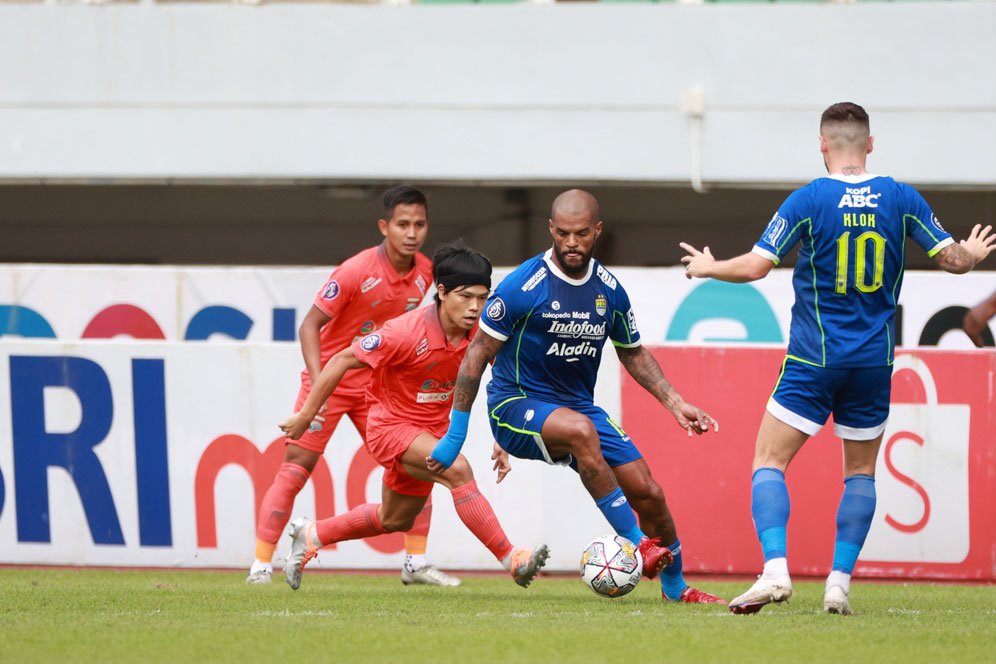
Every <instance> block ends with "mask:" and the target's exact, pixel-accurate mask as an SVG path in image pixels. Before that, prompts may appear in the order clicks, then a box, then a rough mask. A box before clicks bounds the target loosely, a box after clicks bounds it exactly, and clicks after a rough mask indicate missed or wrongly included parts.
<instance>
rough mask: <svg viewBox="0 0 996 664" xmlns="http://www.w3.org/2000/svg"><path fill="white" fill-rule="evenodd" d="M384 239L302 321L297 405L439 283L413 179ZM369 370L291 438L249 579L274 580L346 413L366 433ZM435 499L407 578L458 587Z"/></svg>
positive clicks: (325, 289) (337, 278)
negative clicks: (300, 500)
mask: <svg viewBox="0 0 996 664" xmlns="http://www.w3.org/2000/svg"><path fill="white" fill-rule="evenodd" d="M378 226H379V228H380V232H381V234H382V235H383V236H384V241H383V242H382V243H381V244H380V245H379V246H376V247H371V248H370V249H366V250H364V251H361V252H360V253H358V254H356V255H355V256H353V257H352V258H349V259H348V260H346V261H345V262H343V263H342V265H340V266H339V267H338V268H336V270H335V271H334V272H332V275H331V276H330V277H329V280H328V281H327V282H326V283H325V284H323V285H322V287H321V289H319V291H318V293H317V294H316V295H315V299H314V301H313V303H312V307H311V309H310V310H309V312H308V314H307V316H305V319H304V321H302V323H301V327H300V332H299V334H300V337H301V351H302V354H303V355H304V363H305V368H304V370H303V371H302V372H301V389H300V391H299V392H298V397H297V403H296V404H295V410H299V409H300V408H301V406H302V405H303V404H304V401H305V399H306V398H307V397H308V394H309V393H310V392H311V385H312V383H313V382H314V379H316V378H317V377H318V374H319V373H321V370H322V367H323V366H324V365H325V363H326V362H328V361H329V359H330V358H331V357H332V356H333V355H335V354H336V353H337V352H339V351H341V350H342V349H344V348H348V347H349V345H350V344H351V343H353V341H355V340H357V339H360V338H362V337H364V336H366V335H368V334H370V333H371V332H374V331H375V330H377V329H379V328H380V327H381V326H382V325H383V324H384V323H386V322H387V321H388V320H390V319H392V318H395V317H397V316H400V315H401V314H403V313H405V312H406V311H411V310H413V309H415V308H417V307H418V306H419V304H420V303H421V302H422V300H423V299H424V297H425V294H426V291H427V290H428V289H429V286H430V284H431V283H432V264H431V262H430V261H429V259H428V257H426V256H425V255H424V254H422V253H420V252H419V250H420V249H421V248H422V244H423V243H424V242H425V238H426V235H427V233H428V228H429V220H428V205H427V201H426V197H425V194H424V193H422V192H421V191H420V190H419V189H416V188H415V187H409V186H397V187H393V188H391V189H388V190H387V191H386V192H385V193H384V216H383V218H382V219H380V221H379V222H378ZM370 377H371V376H370V370H369V369H365V370H358V371H351V372H350V373H349V374H348V375H347V376H346V377H345V379H344V380H343V381H342V383H341V384H340V385H339V387H338V389H337V390H336V393H335V394H334V395H333V396H332V397H331V398H329V399H327V400H325V401H324V402H323V404H322V407H321V408H320V409H319V412H318V413H317V414H316V416H315V418H314V419H313V420H312V421H311V422H310V423H309V427H308V430H307V431H306V432H305V433H304V435H302V436H301V437H300V438H299V439H297V440H290V439H288V440H287V448H286V452H285V453H284V462H283V464H282V465H281V467H280V470H279V471H278V473H277V476H276V477H275V478H274V481H273V484H272V485H271V486H270V488H269V489H268V490H267V492H266V494H265V496H264V497H263V501H262V503H261V505H260V512H259V518H258V519H257V526H256V560H255V561H254V562H253V565H252V568H251V569H250V570H249V575H248V577H247V578H246V581H247V582H248V583H267V582H269V581H270V579H271V576H272V573H273V567H272V559H273V551H274V549H275V548H276V544H277V540H278V539H279V538H280V534H281V533H282V532H283V530H284V527H285V526H286V525H287V522H288V521H289V520H290V514H291V507H292V506H293V504H294V499H295V498H296V497H297V494H298V493H299V492H300V491H301V489H302V488H303V487H304V485H305V483H306V482H307V481H308V478H309V477H310V476H311V473H312V471H313V470H314V468H315V464H316V463H317V462H318V458H319V457H320V456H321V455H322V454H323V453H324V452H325V446H326V445H327V444H328V441H329V438H331V436H332V433H333V432H334V431H335V429H336V426H337V425H338V423H339V421H340V420H341V419H342V416H343V415H348V416H349V419H350V420H352V422H353V424H354V425H355V426H356V429H357V430H358V431H359V432H360V435H361V436H364V437H365V436H366V428H367V403H366V386H367V383H368V382H369V381H370ZM431 513H432V506H431V503H429V504H427V505H426V508H425V509H424V510H423V513H422V514H421V515H420V516H419V518H418V519H416V521H415V524H414V526H413V528H412V529H411V530H410V531H409V532H407V533H406V534H405V553H406V555H405V562H404V566H403V567H402V570H401V580H402V582H404V583H405V584H406V585H407V584H409V583H428V584H432V585H445V586H455V585H459V584H460V580H459V579H457V578H455V577H452V576H450V575H448V574H446V573H444V572H442V571H441V570H439V569H437V568H436V567H434V566H432V565H430V564H428V562H427V561H426V558H425V548H426V539H427V536H428V532H429V520H430V515H431Z"/></svg>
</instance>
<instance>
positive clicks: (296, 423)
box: [280, 412, 321, 440]
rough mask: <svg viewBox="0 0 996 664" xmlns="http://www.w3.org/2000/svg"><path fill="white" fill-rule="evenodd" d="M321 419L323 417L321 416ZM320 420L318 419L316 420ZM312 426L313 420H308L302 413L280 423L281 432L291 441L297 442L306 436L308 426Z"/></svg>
mask: <svg viewBox="0 0 996 664" xmlns="http://www.w3.org/2000/svg"><path fill="white" fill-rule="evenodd" d="M319 417H321V416H319ZM316 419H318V418H316ZM310 424H311V419H310V418H306V417H304V416H303V415H301V413H299V412H298V413H294V414H293V415H291V416H290V417H288V418H287V419H286V420H284V421H283V422H281V423H280V430H281V431H283V432H284V434H285V435H286V436H287V437H288V438H290V439H291V440H297V439H298V438H300V437H301V436H303V435H304V432H305V431H307V430H308V426H309V425H310Z"/></svg>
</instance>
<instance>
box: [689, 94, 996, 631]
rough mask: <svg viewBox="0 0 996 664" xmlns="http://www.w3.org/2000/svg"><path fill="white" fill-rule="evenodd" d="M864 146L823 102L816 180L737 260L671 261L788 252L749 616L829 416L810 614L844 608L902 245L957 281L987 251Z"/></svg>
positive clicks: (781, 585) (780, 582) (761, 597)
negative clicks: (830, 521) (837, 452)
mask: <svg viewBox="0 0 996 664" xmlns="http://www.w3.org/2000/svg"><path fill="white" fill-rule="evenodd" d="M873 142H874V139H873V137H872V136H871V134H870V132H869V122H868V114H867V113H866V112H865V110H864V109H863V108H861V107H860V106H858V105H857V104H852V103H849V102H844V103H839V104H834V105H833V106H831V107H830V108H828V109H827V110H826V111H824V113H823V116H822V118H821V120H820V151H821V152H822V153H823V158H824V164H825V166H826V169H827V173H828V175H827V176H826V177H822V178H819V179H817V180H814V181H813V182H810V183H809V184H808V185H806V186H805V187H802V188H801V189H798V190H796V191H795V192H793V193H792V194H791V195H790V196H789V197H788V198H787V199H786V200H785V202H784V203H782V205H781V207H779V208H778V211H777V212H776V213H775V216H774V217H772V219H771V221H770V223H769V224H768V227H767V229H765V231H764V233H763V234H762V235H761V239H760V240H759V241H758V242H757V244H756V245H754V248H753V250H752V251H751V252H750V253H746V254H743V255H741V256H738V257H737V258H733V259H730V260H725V261H717V260H716V259H715V258H713V256H712V254H711V253H710V252H709V248H708V247H706V248H705V249H704V250H703V251H701V252H700V251H698V250H697V249H695V248H694V247H692V246H690V245H687V244H684V243H682V244H681V247H682V248H683V249H685V251H686V252H688V255H687V256H685V257H684V258H682V259H681V260H682V262H683V263H684V264H685V266H686V268H687V273H686V274H687V276H688V278H692V277H712V278H713V279H720V280H722V281H732V282H748V281H754V280H756V279H761V278H763V277H764V276H766V275H767V274H768V272H770V271H771V269H772V268H773V267H775V266H776V265H778V263H779V262H780V261H781V260H782V259H783V258H784V257H785V256H786V255H787V254H788V253H789V252H790V251H791V250H792V249H793V248H794V247H795V246H796V245H799V247H800V248H799V258H798V261H797V263H796V266H795V272H794V274H793V277H792V284H793V289H794V291H795V304H794V305H793V306H792V324H791V329H790V331H789V345H788V352H787V354H786V357H785V361H784V363H783V364H782V371H781V375H780V376H779V378H778V382H777V384H776V385H775V389H774V392H773V393H772V395H771V398H770V400H769V401H768V405H767V408H766V412H765V413H764V417H763V419H762V421H761V427H760V430H759V431H758V434H757V443H756V447H755V452H754V464H753V473H754V474H753V479H752V488H751V512H752V514H753V517H754V526H755V529H756V530H757V534H758V539H759V540H760V542H761V548H762V550H763V552H764V561H765V562H764V572H763V573H762V575H761V576H760V578H758V580H757V582H756V583H755V584H754V585H753V586H752V587H751V588H750V589H749V590H748V591H747V592H746V593H744V594H743V595H741V596H739V597H737V598H735V599H733V600H732V601H731V602H730V610H731V611H732V612H734V613H755V612H757V611H759V610H760V609H761V607H763V606H765V605H766V604H769V603H771V602H781V601H784V600H786V599H788V598H789V597H790V596H791V595H792V581H791V579H790V577H789V573H788V565H787V562H786V546H785V541H786V538H785V527H786V524H787V523H788V516H789V495H788V490H787V489H786V486H785V469H786V468H787V467H788V465H789V463H790V462H791V461H792V459H793V457H795V455H796V453H797V452H798V451H799V450H800V449H801V448H802V445H803V443H805V442H806V440H807V439H808V438H809V436H812V435H814V434H816V433H817V432H818V431H819V430H820V429H821V428H822V427H823V425H824V423H826V421H827V417H828V416H829V415H830V413H831V412H832V413H833V419H834V431H835V432H836V434H837V435H838V436H840V438H841V439H842V440H843V443H844V492H843V495H842V497H841V499H840V505H839V507H838V511H837V534H836V537H835V542H834V554H833V564H832V569H831V572H830V575H829V577H828V578H827V582H826V590H825V594H824V597H823V607H824V609H825V610H826V611H828V612H830V613H836V614H845V615H846V614H850V613H851V605H850V600H849V595H850V584H851V573H852V571H853V570H854V565H855V563H856V561H857V558H858V554H859V553H860V551H861V547H862V546H863V545H864V541H865V537H866V536H867V534H868V529H869V528H870V526H871V521H872V517H873V515H874V514H875V461H876V459H877V458H878V449H879V446H880V445H881V443H882V435H883V432H884V430H885V425H886V421H887V420H888V417H889V395H890V390H891V378H892V361H893V356H894V353H895V339H896V335H895V313H896V301H897V300H898V299H899V291H900V289H901V288H902V283H903V270H904V256H905V250H906V243H907V241H912V242H915V243H916V244H917V245H919V246H920V247H921V248H922V249H923V250H924V251H925V252H927V254H928V255H929V256H931V257H932V258H933V259H934V261H935V262H936V263H937V264H938V265H939V266H940V267H941V268H942V269H944V270H946V271H948V272H953V273H956V274H962V273H965V272H968V271H969V270H971V269H972V268H973V267H975V265H977V264H978V263H979V262H980V261H982V260H983V259H985V258H986V256H988V255H989V253H990V252H991V251H992V250H993V246H994V245H993V242H994V239H996V236H993V235H992V234H991V231H992V227H991V226H987V227H985V228H981V227H980V226H978V225H977V226H975V228H973V229H972V232H971V234H970V235H969V237H968V239H966V240H962V241H961V242H960V243H956V242H955V241H954V240H953V239H952V238H951V235H950V234H949V233H948V232H947V231H945V230H944V228H943V227H942V226H941V224H940V222H939V221H938V220H937V217H936V216H935V215H934V213H933V212H932V211H931V209H930V206H928V205H927V202H926V201H925V200H924V199H923V197H922V196H921V195H920V194H919V193H918V192H917V191H916V190H915V189H914V188H913V187H911V186H909V185H906V184H902V183H900V182H896V181H895V180H893V179H892V178H890V177H885V176H879V175H873V174H871V173H868V172H867V171H866V170H865V163H866V159H867V156H868V154H869V153H871V151H872V146H873Z"/></svg>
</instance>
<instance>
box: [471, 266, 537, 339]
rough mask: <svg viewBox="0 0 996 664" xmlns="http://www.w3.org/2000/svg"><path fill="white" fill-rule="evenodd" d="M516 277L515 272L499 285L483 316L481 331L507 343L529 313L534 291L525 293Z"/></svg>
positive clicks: (489, 299)
mask: <svg viewBox="0 0 996 664" xmlns="http://www.w3.org/2000/svg"><path fill="white" fill-rule="evenodd" d="M541 269H544V270H545V268H541ZM516 277H517V274H516V273H514V272H513V273H512V274H510V275H508V276H507V277H505V278H504V279H503V280H502V282H501V283H500V284H498V288H496V289H495V292H494V293H492V294H491V297H490V298H488V303H487V306H486V307H485V308H484V315H483V316H481V323H480V328H481V330H482V331H483V332H484V333H485V334H487V335H488V336H490V337H494V338H495V339H498V340H499V341H507V340H508V338H509V337H510V336H512V332H513V331H514V330H515V327H516V325H517V324H518V323H519V321H520V320H521V319H522V317H523V316H525V315H526V314H528V313H529V309H530V302H531V301H532V299H531V296H530V293H531V292H532V291H524V290H523V288H522V284H521V280H520V279H518V278H516Z"/></svg>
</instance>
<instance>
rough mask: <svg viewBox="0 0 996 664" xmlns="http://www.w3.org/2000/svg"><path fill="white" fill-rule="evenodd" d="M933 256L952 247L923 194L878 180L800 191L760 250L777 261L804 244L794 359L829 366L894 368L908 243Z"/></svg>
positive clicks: (827, 180)
mask: <svg viewBox="0 0 996 664" xmlns="http://www.w3.org/2000/svg"><path fill="white" fill-rule="evenodd" d="M908 237H909V238H912V239H913V240H914V241H915V242H916V243H917V244H919V245H920V246H921V247H922V248H923V249H924V251H926V252H927V254H928V255H929V256H933V255H934V254H936V253H937V252H938V251H940V250H941V249H943V248H944V247H946V246H948V245H949V244H952V243H953V242H954V240H952V239H951V235H950V234H949V233H947V232H946V231H945V230H944V228H942V227H941V224H940V222H939V221H938V220H937V217H935V216H934V214H933V212H931V210H930V206H928V205H927V202H926V201H925V200H924V199H923V196H921V195H920V194H919V192H917V190H916V189H914V188H913V187H911V186H909V185H906V184H902V183H900V182H896V181H895V180H893V179H892V178H889V177H882V176H878V175H860V176H846V175H832V176H829V177H824V178H819V179H818V180H814V181H812V182H810V183H809V184H808V185H806V186H805V187H802V188H801V189H797V190H796V191H794V192H793V193H792V194H791V195H789V197H788V198H787V199H786V200H785V202H784V203H782V206H781V207H780V208H778V212H776V213H775V216H774V217H772V219H771V222H770V223H769V224H768V227H767V228H766V229H765V231H764V234H763V235H762V236H761V239H760V241H758V243H757V244H756V245H754V253H756V254H760V255H761V256H764V257H765V258H768V259H770V260H772V261H774V262H775V264H776V265H777V264H778V262H779V261H780V260H781V259H782V258H783V257H784V256H785V255H786V254H787V253H788V252H789V251H791V250H792V248H793V247H794V246H795V245H796V244H797V243H801V245H802V246H801V247H800V249H799V260H798V262H797V263H796V266H795V272H794V274H793V276H792V286H793V289H794V290H795V304H794V305H792V325H791V329H790V332H789V346H788V354H789V355H790V356H792V357H795V358H796V359H799V360H802V361H804V362H809V363H811V364H815V365H817V366H824V367H840V368H847V367H874V366H884V365H889V364H892V360H893V353H894V351H895V338H896V335H895V314H896V301H897V300H898V299H899V291H900V288H902V284H903V271H904V269H905V252H906V238H908Z"/></svg>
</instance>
